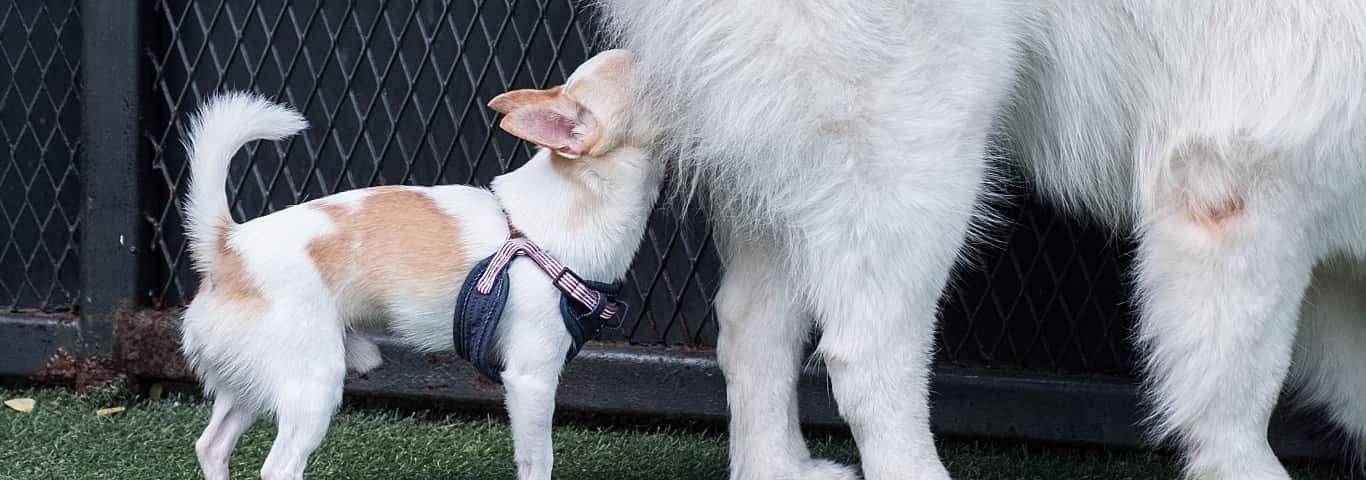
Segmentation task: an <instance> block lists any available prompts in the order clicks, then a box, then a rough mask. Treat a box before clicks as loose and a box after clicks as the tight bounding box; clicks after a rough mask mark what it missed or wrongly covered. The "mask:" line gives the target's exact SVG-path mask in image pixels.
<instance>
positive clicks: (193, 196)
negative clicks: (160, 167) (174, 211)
mask: <svg viewBox="0 0 1366 480" xmlns="http://www.w3.org/2000/svg"><path fill="white" fill-rule="evenodd" d="M307 127H308V122H307V121H305V120H304V117H303V116H302V115H300V114H299V112H297V111H294V110H293V109H291V108H289V107H286V106H283V105H279V104H276V103H272V102H271V101H269V100H266V99H265V98H263V97H261V96H260V95H256V94H253V93H246V92H226V93H222V94H219V95H215V96H213V97H211V98H209V99H208V101H206V102H204V105H203V106H202V107H200V109H199V112H198V113H196V114H195V115H194V116H193V117H192V118H191V119H190V135H189V137H188V138H187V140H186V143H185V151H187V152H189V155H190V188H189V191H190V193H189V195H188V196H187V197H186V203H185V231H186V234H187V235H188V236H189V239H190V255H191V257H192V258H193V259H194V263H195V268H196V269H198V270H199V271H201V272H207V271H209V270H211V269H212V268H211V267H212V266H213V263H214V259H215V256H216V254H217V251H218V245H217V241H218V240H217V239H218V238H219V234H221V233H225V231H226V230H228V229H231V228H232V227H233V226H234V225H236V224H235V223H234V222H233V220H232V212H231V211H229V209H228V196H227V192H225V191H224V189H225V185H226V183H227V181H228V165H229V163H230V162H232V157H233V155H234V154H236V153H237V151H238V150H240V149H241V148H242V146H243V145H246V144H247V143H248V142H251V141H254V140H279V139H282V138H285V137H289V136H291V135H294V134H296V133H299V131H300V130H303V129H304V128H307Z"/></svg>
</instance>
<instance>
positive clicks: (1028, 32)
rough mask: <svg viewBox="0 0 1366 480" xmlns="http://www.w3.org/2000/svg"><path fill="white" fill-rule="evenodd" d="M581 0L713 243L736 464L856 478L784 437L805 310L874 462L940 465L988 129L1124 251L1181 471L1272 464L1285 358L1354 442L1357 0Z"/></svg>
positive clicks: (1155, 425)
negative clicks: (944, 371)
mask: <svg viewBox="0 0 1366 480" xmlns="http://www.w3.org/2000/svg"><path fill="white" fill-rule="evenodd" d="M598 3H599V4H600V6H601V7H602V8H603V10H604V12H605V13H604V19H605V22H604V23H605V25H606V26H607V29H608V30H609V31H610V32H611V34H612V36H613V37H614V39H615V40H616V41H617V42H618V43H619V44H620V45H622V46H623V47H625V48H627V49H630V50H633V51H634V53H635V54H636V55H637V56H638V58H639V62H638V64H637V70H638V75H640V76H641V78H643V79H644V82H643V83H644V87H643V88H642V89H640V92H641V94H642V98H641V100H640V101H641V102H642V104H643V105H648V110H649V113H651V114H653V115H654V117H655V119H656V120H657V122H654V124H657V125H659V126H661V128H662V129H663V130H662V131H663V136H662V139H663V142H662V144H661V146H662V148H663V149H664V150H665V152H667V153H668V154H670V155H673V156H677V157H678V158H679V161H678V162H677V163H676V168H675V169H674V171H675V172H676V173H677V174H678V175H679V177H680V178H681V179H682V180H683V182H681V184H682V185H683V186H684V187H683V188H684V190H685V193H689V192H691V191H692V189H693V188H699V186H700V191H701V192H702V193H703V194H704V198H706V199H708V200H709V207H710V208H711V212H712V213H713V218H714V220H716V224H717V226H718V227H719V230H720V231H721V232H722V234H723V236H725V237H726V238H725V242H724V243H725V248H726V251H727V257H728V259H729V262H730V263H729V267H728V268H729V270H728V274H727V277H726V280H725V281H724V283H723V286H722V292H721V296H720V298H719V299H718V303H717V308H718V312H719V318H720V319H721V324H722V325H721V327H722V328H721V339H720V344H719V346H718V348H719V352H718V354H719V356H720V358H721V364H722V367H723V369H724V371H725V373H726V378H727V384H728V389H729V392H728V396H729V399H730V402H731V412H732V421H731V434H732V440H731V441H732V447H731V454H732V456H731V460H732V465H731V477H732V478H734V479H773V478H802V479H837V478H853V477H854V474H853V473H852V470H849V469H845V468H843V467H838V466H834V465H831V464H829V463H824V462H818V461H814V460H812V459H811V458H810V455H809V453H808V452H807V450H806V447H805V445H804V443H803V442H802V439H801V437H800V433H799V430H798V428H797V422H796V415H797V413H796V404H795V401H794V400H793V396H794V391H795V388H794V385H795V379H796V374H797V368H798V364H799V362H800V361H801V358H800V355H801V351H802V349H801V344H802V342H803V340H804V339H805V338H806V337H805V335H803V333H802V332H805V331H807V330H808V329H809V328H811V325H812V323H810V322H808V321H806V320H804V319H805V318H807V315H810V316H811V317H813V318H814V325H815V326H816V327H817V328H819V329H820V330H821V331H822V333H823V335H822V337H821V340H820V344H819V345H818V346H817V351H818V353H819V354H820V355H821V356H822V357H823V358H824V360H825V363H826V364H827V366H828V367H829V371H830V375H831V381H832V386H833V391H834V394H835V397H836V399H837V401H838V403H839V406H840V412H841V414H842V415H843V416H844V418H845V419H846V420H847V421H848V423H849V424H850V426H851V428H852V430H853V433H854V436H855V438H856V440H857V441H858V444H859V449H860V452H861V454H862V460H863V473H864V476H865V477H867V478H869V479H879V480H881V479H891V478H907V477H908V476H909V477H912V478H925V479H943V478H947V477H948V475H947V473H946V472H945V470H944V468H943V466H942V465H941V463H940V461H939V459H938V458H937V455H936V452H935V448H934V444H933V442H932V439H931V434H930V430H929V422H928V418H929V412H928V407H927V403H926V396H927V392H926V386H927V383H926V376H927V374H928V372H929V362H930V352H931V350H932V345H931V339H932V337H933V332H934V318H935V303H936V300H937V299H938V298H939V295H940V293H941V291H942V289H943V287H944V285H945V281H946V279H947V274H948V272H949V269H950V267H951V266H952V264H953V263H954V261H955V259H956V258H957V256H958V255H959V252H960V250H961V248H962V246H963V244H964V239H965V237H966V236H968V235H969V232H970V225H971V224H972V223H973V218H974V212H975V209H977V208H978V207H977V206H978V205H979V203H980V202H979V200H980V197H981V196H982V195H983V194H984V192H985V191H989V185H990V183H991V182H992V181H993V178H992V176H991V174H990V170H989V167H988V161H987V160H986V159H985V158H984V157H985V156H986V152H987V147H988V142H989V140H990V139H991V138H993V136H995V138H1001V139H1004V141H1005V142H1007V143H1008V144H1009V145H1011V146H1013V147H1014V150H1016V151H1018V152H1019V153H1020V156H1021V160H1022V165H1023V167H1024V169H1025V170H1026V171H1027V172H1029V173H1030V175H1031V178H1032V179H1033V180H1034V181H1035V183H1036V184H1037V185H1038V186H1039V187H1040V190H1041V191H1042V192H1043V194H1044V195H1045V196H1046V197H1048V198H1050V199H1053V200H1055V201H1056V202H1057V203H1058V204H1060V205H1062V206H1064V207H1066V208H1068V209H1070V210H1073V211H1076V212H1085V213H1089V214H1093V215H1095V216H1096V217H1098V218H1100V219H1101V220H1103V221H1105V222H1107V223H1108V224H1110V225H1113V226H1114V227H1115V228H1116V229H1117V232H1119V233H1121V234H1133V235H1135V236H1136V237H1137V239H1138V240H1139V243H1140V248H1139V251H1138V253H1137V255H1138V262H1137V263H1138V268H1137V272H1136V285H1137V287H1138V290H1139V293H1140V301H1141V307H1142V315H1141V319H1140V322H1141V323H1140V325H1139V327H1138V332H1137V333H1138V334H1137V337H1138V338H1137V340H1138V342H1139V344H1140V345H1141V347H1142V349H1143V352H1144V353H1145V360H1146V362H1145V366H1146V372H1147V375H1146V377H1147V382H1146V384H1147V392H1148V398H1149V400H1150V401H1151V405H1152V413H1153V419H1152V422H1151V426H1152V432H1153V434H1154V437H1155V438H1159V439H1173V440H1175V441H1177V442H1178V443H1179V445H1180V446H1181V447H1182V448H1183V449H1184V451H1185V456H1186V458H1187V460H1188V461H1187V466H1188V468H1187V475H1188V476H1189V477H1190V478H1200V479H1228V480H1232V479H1239V480H1242V479H1255V480H1262V479H1277V480H1283V479H1287V478H1289V477H1288V476H1287V474H1286V472H1285V470H1284V469H1283V468H1282V467H1281V465H1280V464H1279V462H1278V461H1277V459H1276V458H1275V456H1274V455H1273V453H1272V451H1271V449H1270V447H1269V446H1268V443H1267V439H1266V430H1267V424H1268V417H1269V415H1270V412H1271V411H1272V408H1273V407H1274V405H1275V404H1276V402H1277V400H1278V397H1279V395H1280V392H1281V390H1282V385H1283V384H1284V383H1285V380H1286V378H1287V376H1288V374H1289V373H1290V372H1291V370H1292V369H1293V370H1294V371H1295V372H1296V376H1295V378H1296V379H1298V383H1299V384H1300V385H1301V386H1302V391H1303V392H1305V395H1303V396H1301V398H1303V399H1305V401H1307V402H1308V403H1311V404H1314V405H1319V406H1323V407H1326V408H1327V409H1328V410H1329V411H1330V412H1331V413H1332V415H1331V416H1332V418H1333V420H1334V421H1335V422H1336V423H1337V424H1338V425H1339V426H1340V427H1342V429H1343V430H1344V431H1345V432H1347V433H1348V434H1349V435H1350V436H1351V437H1353V438H1356V439H1358V440H1359V439H1361V437H1363V435H1366V375H1362V374H1360V372H1358V371H1356V370H1357V369H1359V368H1360V366H1361V365H1366V313H1363V312H1362V310H1361V307H1362V305H1361V301H1360V298H1361V297H1362V296H1363V295H1366V278H1363V276H1362V275H1361V272H1362V269H1361V265H1362V263H1363V259H1364V258H1366V213H1363V212H1366V208H1363V207H1366V168H1362V160H1361V159H1362V158H1363V153H1366V128H1363V127H1366V125H1363V121H1364V120H1366V115H1363V113H1364V111H1363V109H1362V106H1363V104H1362V101H1363V99H1364V98H1366V54H1363V51H1366V48H1364V47H1366V15H1363V13H1366V4H1363V3H1362V2H1360V1H1356V0H1329V1H1308V0H1285V1H1279V2H1266V1H1245V0H1117V1H1107V2H1077V1H1071V0H943V1H936V0H922V1H910V0H857V1H855V0H750V1H734V0H656V1H643V0H600V1H599V2H598ZM1311 284H1312V285H1314V286H1315V288H1313V289H1311V288H1310V286H1311ZM1306 291H1311V292H1312V294H1311V300H1310V301H1306V300H1305V292H1306ZM1301 323H1303V324H1304V325H1303V326H1304V328H1303V329H1302V331H1300V332H1299V335H1298V343H1299V347H1298V348H1296V346H1295V344H1296V338H1297V335H1296V333H1297V327H1298V326H1300V324H1301ZM1292 357H1293V358H1295V361H1294V362H1293V365H1292ZM1357 451H1358V452H1360V451H1361V450H1360V449H1359V447H1358V450H1357Z"/></svg>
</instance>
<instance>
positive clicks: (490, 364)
mask: <svg viewBox="0 0 1366 480" xmlns="http://www.w3.org/2000/svg"><path fill="white" fill-rule="evenodd" d="M508 231H509V232H510V234H509V236H508V237H509V238H508V240H507V241H506V242H504V243H503V246H502V247H501V248H499V249H498V251H497V252H495V253H494V254H493V255H490V256H489V257H487V258H485V259H484V260H482V261H480V262H479V263H478V264H476V265H475V266H474V268H472V269H470V272H469V275H468V276H467V277H466V278H465V283H464V284H463V285H462V286H461V288H460V296H459V297H457V298H456V302H455V325H454V337H455V351H456V353H457V354H459V355H460V358H463V359H465V360H467V361H469V362H470V363H471V364H473V366H474V368H475V370H478V371H479V373H480V374H481V375H483V376H485V377H487V378H488V379H489V380H492V381H493V382H495V383H499V384H501V383H503V379H502V375H501V373H502V368H503V366H502V365H501V364H500V363H501V362H500V361H499V360H498V359H497V358H495V357H497V355H496V352H495V347H496V345H495V343H496V342H495V341H494V335H495V333H496V332H497V329H498V322H499V320H501V319H502V316H503V307H504V306H505V305H506V304H507V295H508V289H509V288H510V286H511V281H510V279H509V277H508V267H509V266H510V265H511V264H512V261H513V260H515V259H516V258H517V257H519V256H525V257H527V258H530V259H531V260H532V261H533V262H535V263H536V266H537V267H540V269H541V271H542V272H545V274H546V275H547V276H549V277H550V279H551V283H552V284H554V285H555V288H556V289H558V290H559V291H560V293H561V294H562V295H561V297H560V315H561V316H562V317H563V320H564V327H565V330H567V331H568V332H569V337H570V339H571V340H572V344H571V345H570V347H569V352H568V354H567V355H566V356H565V360H564V361H565V363H568V362H569V361H570V360H573V359H574V357H575V356H577V355H578V353H579V350H581V349H582V348H583V345H584V343H587V342H588V340H591V339H594V338H597V336H598V335H599V334H600V333H601V332H602V329H603V328H604V327H612V328H616V327H619V326H620V324H621V319H622V318H624V317H625V316H626V303H625V302H623V301H621V300H619V299H617V293H618V291H619V290H620V288H619V286H617V285H610V284H606V283H599V282H593V281H587V280H584V279H582V278H579V276H578V275H576V274H574V272H573V271H572V270H570V269H569V268H567V267H565V266H564V264H562V263H560V262H559V261H558V260H555V257H552V256H550V254H548V253H546V252H545V250H541V247H539V246H537V245H536V244H535V243H534V242H532V241H531V240H530V239H528V238H526V237H525V236H523V235H522V234H521V232H518V231H517V229H516V228H513V227H512V225H511V224H510V223H509V224H508Z"/></svg>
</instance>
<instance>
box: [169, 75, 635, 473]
mask: <svg viewBox="0 0 1366 480" xmlns="http://www.w3.org/2000/svg"><path fill="white" fill-rule="evenodd" d="M631 62H632V59H631V56H630V55H629V54H628V53H626V52H623V51H620V50H614V51H608V52H604V53H601V54H598V55H597V56H595V57H593V58H592V59H590V60H589V61H588V62H586V63H584V64H583V65H582V66H580V67H579V68H578V69H577V70H576V71H575V72H574V74H573V75H572V76H571V77H570V78H569V80H568V81H567V83H566V84H565V85H564V86H562V87H556V88H552V89H549V90H518V91H513V92H508V93H505V94H503V95H500V96H498V97H497V98H495V99H494V100H493V101H492V102H491V103H490V104H489V106H490V107H491V108H493V109H495V110H498V111H500V112H502V113H505V114H506V117H505V118H504V119H503V122H502V124H501V126H502V127H503V129H505V130H507V131H508V132H510V133H512V134H513V135H516V136H518V137H521V138H523V139H525V140H528V141H531V142H533V143H536V144H538V145H540V146H542V147H544V148H542V149H541V150H540V152H539V153H538V154H537V155H535V157H534V158H532V159H531V160H530V161H529V162H528V163H527V164H526V165H524V166H522V167H521V168H519V169H517V170H516V171H513V172H510V173H507V174H505V175H502V176H499V177H498V178H497V179H495V180H494V181H493V183H492V190H491V191H490V190H485V189H480V188H474V187H468V186H438V187H430V188H419V187H407V186H389V187H376V188H367V189H360V190H353V191H348V192H343V193H339V194H336V195H332V196H329V197H326V198H321V199H318V200H314V201H310V202H307V203H304V204H302V205H297V206H294V207H291V208H288V209H285V210H282V211H280V212H276V213H273V214H270V215H267V216H264V217H261V218H257V219H254V220H252V221H249V222H246V223H242V224H237V223H235V222H234V221H233V220H232V217H231V214H230V211H229V206H228V203H227V200H226V195H225V194H224V191H223V185H224V183H225V181H226V180H227V174H228V164H229V162H230V161H231V159H232V157H233V155H234V153H235V152H237V150H239V149H240V148H241V147H242V146H243V145H244V144H246V143H248V142H251V141H254V140H258V139H269V140H278V139H281V138H284V137H287V136H290V135H293V134H295V133H297V132H299V131H300V130H302V129H303V128H305V127H306V125H307V124H306V122H305V121H304V119H303V117H302V116H300V115H299V114H298V113H297V112H295V111H293V110H291V109H289V108H286V107H283V106H280V105H276V104H273V103H270V102H269V101H267V100H265V99H263V98H260V97H258V96H255V95H251V94H244V93H229V94H226V95H220V96H217V97H214V98H212V99H210V100H209V101H208V102H206V104H205V105H204V106H203V108H202V110H201V111H200V112H199V114H198V115H197V116H196V117H195V118H194V121H193V128H192V133H191V135H190V137H189V143H188V147H189V151H190V152H191V153H190V156H191V174H192V175H193V183H192V184H191V187H190V192H189V198H188V204H187V208H186V218H187V222H186V223H187V226H186V229H187V231H188V233H189V236H190V239H191V244H190V249H191V253H192V254H193V257H194V261H195V266H196V269H197V270H198V271H199V273H200V275H201V277H202V285H201V289H200V291H199V292H198V294H197V295H196V297H195V299H194V302H193V303H192V304H191V305H190V306H189V308H188V310H187V311H186V312H185V317H184V322H183V325H182V327H181V331H182V349H183V350H184V353H185V355H186V358H187V359H188V360H189V362H190V364H191V365H192V367H193V369H194V371H195V373H196V374H197V375H198V376H199V377H200V378H201V379H202V380H203V382H204V388H205V390H206V391H207V392H208V393H209V394H210V395H212V396H213V399H214V405H213V416H212V419H211V420H210V422H209V425H208V427H207V428H206V429H205V430H204V433H203V435H202V436H201V437H200V438H199V440H198V441H197V442H196V444H195V450H196V452H197V453H198V457H199V463H200V466H201V467H202V468H203V471H204V477H205V478H207V479H210V480H219V479H226V478H228V459H229V457H230V456H231V454H232V450H233V447H234V445H235V443H236V441H237V438H238V437H239V436H240V435H241V433H242V432H243V431H244V430H245V429H246V428H247V426H248V425H250V424H251V423H252V422H253V420H254V419H256V417H257V416H259V415H262V414H266V415H272V416H274V418H275V420H276V422H277V423H278V425H279V433H278V435H277V436H276V438H275V443H274V445H273V446H272V448H271V451H270V454H269V456H268V457H267V458H266V461H265V465H264V467H262V469H261V477H262V478H263V479H298V478H302V477H303V471H304V467H305V464H306V463H307V460H308V457H309V455H310V454H311V453H312V452H313V450H314V449H315V448H317V447H318V445H319V444H320V443H321V442H322V440H323V436H324V435H325V434H326V432H327V428H328V424H329V423H330V421H331V417H332V415H333V413H334V412H335V410H336V409H337V406H338V404H339V403H340V402H341V397H342V383H343V379H344V377H345V374H346V371H347V370H348V369H350V370H356V371H368V370H370V369H373V368H375V367H377V366H379V364H380V361H381V357H380V354H379V349H378V348H377V347H376V345H375V344H374V343H372V342H371V341H370V340H368V339H366V338H365V337H364V336H362V335H360V334H358V332H360V331H364V330H368V329H372V328H383V329H386V330H387V331H388V332H390V333H392V334H393V335H394V336H396V337H397V338H398V339H399V340H401V341H402V342H403V343H405V344H407V345H409V346H411V347H412V348H415V349H417V350H421V351H449V350H452V348H453V347H454V344H453V343H454V342H453V340H452V314H453V310H454V306H455V303H456V297H457V293H458V292H459V290H460V287H461V284H462V282H463V280H464V279H465V277H466V274H467V273H468V272H469V270H470V268H471V267H472V266H473V265H474V264H475V263H477V262H478V261H479V260H481V259H482V258H484V257H486V256H488V255H490V254H492V253H493V252H494V251H496V250H498V248H499V247H500V245H502V244H503V242H504V241H505V240H507V239H508V237H509V234H510V228H509V227H510V226H511V227H513V228H515V229H517V230H520V231H521V232H522V233H523V234H524V235H525V236H526V237H528V238H530V239H533V240H534V241H535V242H537V244H538V245H539V246H540V247H541V248H543V249H545V250H546V251H548V252H551V254H553V255H554V256H555V257H556V258H557V259H558V260H559V261H560V262H562V263H563V264H565V265H566V266H567V267H569V268H570V269H572V270H573V271H575V272H577V273H578V274H579V275H581V276H582V277H583V278H589V279H596V280H602V281H615V280H619V279H621V278H622V277H623V276H624V275H625V273H626V270H627V269H628V267H629V266H630V263H631V259H632V257H633V255H634V252H635V251H636V249H637V247H638V245H639V242H640V239H641V238H642V236H643V234H644V229H645V224H646V221H647V218H648V216H649V212H650V210H651V209H652V208H653V205H654V202H655V199H656V197H657V195H658V190H659V183H660V175H659V172H660V170H661V169H660V168H659V167H658V166H657V165H656V164H655V162H653V161H652V159H651V158H650V157H649V156H648V155H647V153H646V149H645V148H643V145H644V143H645V142H644V141H643V140H642V139H643V138H646V136H644V135H641V134H640V132H641V130H638V129H635V128H632V124H631V118H632V115H630V108H629V107H630V106H631V104H632V101H633V100H632V96H631V93H630V88H631V83H632V82H631V79H630V73H629V72H630V70H631V69H630V64H631ZM504 212H506V214H505V213H504ZM505 215H506V216H505ZM509 275H510V278H511V284H512V285H513V286H514V288H511V289H510V293H509V296H508V301H507V305H506V309H505V311H504V315H503V321H502V322H501V323H500V324H499V325H498V332H497V333H498V338H499V341H498V342H497V346H496V353H497V354H498V356H499V357H500V358H501V359H502V366H503V371H502V379H503V383H504V386H505V388H506V395H507V408H508V415H509V417H510V419H511V424H512V433H513V443H514V447H515V451H516V453H515V456H516V464H517V470H518V478H521V479H547V480H548V479H549V478H550V472H551V464H552V449H551V438H550V430H551V418H552V416H553V412H554V404H555V399H554V395H555V388H556V384H557V382H558V377H559V374H560V371H561V368H562V367H563V364H564V361H565V353H566V351H567V349H569V348H570V345H571V339H570V336H569V334H568V333H567V332H566V330H565V326H564V323H563V321H562V319H561V316H560V311H559V302H560V298H561V294H560V292H559V291H558V290H556V288H555V287H554V286H552V284H551V282H550V280H549V278H548V277H547V276H546V274H545V273H543V272H541V271H540V270H538V269H537V267H536V265H535V264H534V263H532V262H514V263H513V264H512V266H511V267H510V269H509Z"/></svg>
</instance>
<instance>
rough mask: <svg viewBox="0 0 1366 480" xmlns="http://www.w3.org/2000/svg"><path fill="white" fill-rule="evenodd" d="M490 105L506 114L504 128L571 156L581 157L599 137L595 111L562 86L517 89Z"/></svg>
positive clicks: (513, 133)
mask: <svg viewBox="0 0 1366 480" xmlns="http://www.w3.org/2000/svg"><path fill="white" fill-rule="evenodd" d="M489 108H492V109H494V110H496V111H498V112H500V113H502V114H503V115H504V117H503V121H502V122H501V123H499V127H502V129H503V130H505V131H507V132H508V133H510V134H512V135H514V136H516V137H518V138H521V139H523V140H526V141H528V142H531V143H534V144H537V145H540V146H542V147H546V148H549V149H551V150H554V151H555V152H557V153H559V154H560V155H562V156H564V157H567V158H579V156H580V155H583V153H584V152H587V151H588V150H589V149H590V148H592V147H593V143H594V142H595V141H596V139H597V135H596V132H597V123H596V121H595V120H594V118H593V114H592V113H591V112H589V111H588V110H587V109H585V108H583V106H582V105H579V103H578V102H575V101H574V100H572V99H569V98H567V97H565V96H564V94H563V92H562V91H561V88H560V87H555V88H551V89H548V90H531V89H528V90H513V91H511V92H507V93H504V94H502V95H499V96H497V97H494V98H493V100H491V101H489Z"/></svg>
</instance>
